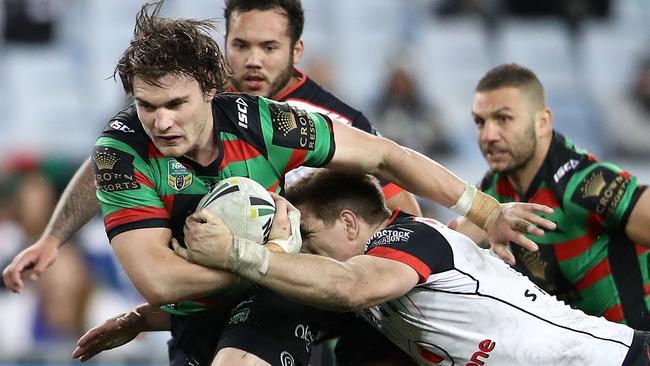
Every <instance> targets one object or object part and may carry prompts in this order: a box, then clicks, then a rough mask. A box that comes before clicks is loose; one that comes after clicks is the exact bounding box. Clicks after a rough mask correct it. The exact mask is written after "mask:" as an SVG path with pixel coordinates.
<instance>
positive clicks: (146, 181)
mask: <svg viewBox="0 0 650 366" xmlns="http://www.w3.org/2000/svg"><path fill="white" fill-rule="evenodd" d="M134 175H135V181H136V182H138V183H140V184H142V185H145V186H147V187H149V188H151V189H153V182H152V181H151V180H149V177H147V176H146V175H144V174H142V173H140V172H135V174H134Z"/></svg>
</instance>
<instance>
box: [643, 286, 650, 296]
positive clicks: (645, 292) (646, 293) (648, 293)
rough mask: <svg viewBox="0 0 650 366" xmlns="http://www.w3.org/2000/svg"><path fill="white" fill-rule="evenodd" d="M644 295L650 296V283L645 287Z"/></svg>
mask: <svg viewBox="0 0 650 366" xmlns="http://www.w3.org/2000/svg"><path fill="white" fill-rule="evenodd" d="M643 294H644V295H646V296H648V295H650V283H646V284H645V285H644V286H643Z"/></svg>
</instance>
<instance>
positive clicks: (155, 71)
mask: <svg viewBox="0 0 650 366" xmlns="http://www.w3.org/2000/svg"><path fill="white" fill-rule="evenodd" d="M163 2H164V1H159V2H155V3H149V4H145V5H143V6H142V8H141V9H140V11H139V12H138V15H137V16H136V20H135V28H134V31H133V39H132V40H131V43H130V45H129V47H128V48H127V49H126V50H125V51H124V53H123V54H122V57H121V58H120V59H119V61H118V62H117V66H116V67H115V71H114V72H113V77H115V75H116V74H118V75H119V76H120V79H121V80H122V86H123V87H124V91H125V92H126V93H127V94H133V80H134V79H135V77H136V76H137V77H139V78H141V79H142V80H144V81H145V82H147V83H149V84H151V85H156V86H159V83H158V79H160V78H161V77H164V76H166V75H168V74H177V75H186V76H191V77H193V78H194V79H196V81H197V82H198V83H199V85H200V87H201V90H202V91H203V92H204V93H207V92H208V91H210V90H211V89H216V90H217V93H220V92H223V91H224V90H226V87H227V86H228V82H229V80H230V68H229V66H228V64H227V63H226V60H225V59H224V57H223V54H222V53H221V49H220V48H219V45H218V44H217V42H216V41H215V40H214V38H212V36H211V35H210V34H209V32H210V31H213V30H216V26H215V24H214V21H212V20H195V19H171V18H163V17H161V16H159V13H160V8H161V7H162V5H163Z"/></svg>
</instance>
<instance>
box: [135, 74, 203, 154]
mask: <svg viewBox="0 0 650 366" xmlns="http://www.w3.org/2000/svg"><path fill="white" fill-rule="evenodd" d="M158 82H159V83H160V86H155V85H151V84H147V83H146V82H144V81H143V80H142V79H140V78H137V77H136V78H135V79H134V81H133V96H134V98H135V106H136V109H137V112H138V118H139V119H140V121H141V122H142V126H143V127H144V129H145V131H146V132H147V134H148V135H149V137H151V140H152V141H153V143H154V145H156V147H157V148H158V150H160V152H161V153H162V154H163V155H164V156H167V157H180V156H183V155H188V156H190V157H191V155H192V154H194V153H196V152H197V151H198V150H199V149H200V148H201V147H202V146H205V145H206V144H207V143H208V141H210V134H211V133H212V109H211V103H210V102H211V100H212V96H213V95H205V94H204V93H203V92H202V91H201V88H200V86H199V83H198V82H197V81H196V79H194V78H193V77H191V76H179V75H171V74H170V75H167V76H164V77H162V78H160V79H159V80H158Z"/></svg>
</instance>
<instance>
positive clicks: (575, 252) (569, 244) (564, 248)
mask: <svg viewBox="0 0 650 366" xmlns="http://www.w3.org/2000/svg"><path fill="white" fill-rule="evenodd" d="M594 239H595V235H594V234H593V233H591V232H589V233H586V234H585V235H582V236H579V237H577V238H575V239H573V240H569V241H565V242H564V243H558V244H556V245H553V249H555V257H556V258H557V260H558V261H559V262H563V261H566V260H569V259H573V258H575V257H577V256H579V255H581V254H583V253H584V252H586V251H587V249H589V248H591V245H592V244H593V243H594Z"/></svg>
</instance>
